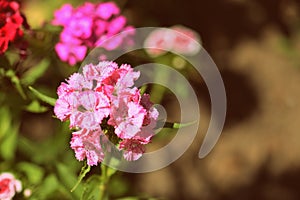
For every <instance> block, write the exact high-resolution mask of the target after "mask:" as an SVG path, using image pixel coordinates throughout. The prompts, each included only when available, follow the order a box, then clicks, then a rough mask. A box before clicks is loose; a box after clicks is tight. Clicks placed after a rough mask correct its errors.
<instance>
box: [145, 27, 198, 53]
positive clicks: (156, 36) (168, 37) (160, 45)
mask: <svg viewBox="0 0 300 200" xmlns="http://www.w3.org/2000/svg"><path fill="white" fill-rule="evenodd" d="M197 43H200V37H199V35H198V34H197V33H196V32H195V31H193V30H191V29H189V28H187V27H184V26H179V25H176V26H172V27H170V28H158V29H156V30H154V31H152V32H151V33H150V34H149V36H148V37H147V38H146V40H145V42H144V47H145V48H146V49H147V53H148V54H149V55H151V56H153V57H156V56H160V55H163V54H165V53H166V52H167V51H170V52H174V53H176V54H182V55H195V54H196V53H198V52H199V51H200V45H198V44H197Z"/></svg>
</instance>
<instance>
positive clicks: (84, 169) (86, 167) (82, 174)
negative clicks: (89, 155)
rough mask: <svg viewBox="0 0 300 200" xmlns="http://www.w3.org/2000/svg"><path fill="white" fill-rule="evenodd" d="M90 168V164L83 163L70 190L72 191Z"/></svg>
mask: <svg viewBox="0 0 300 200" xmlns="http://www.w3.org/2000/svg"><path fill="white" fill-rule="evenodd" d="M90 170H91V166H89V165H87V163H86V162H85V163H84V166H83V167H82V168H81V171H80V174H79V176H78V181H77V183H76V184H75V186H74V187H73V188H72V189H71V192H73V191H74V190H75V189H76V188H77V186H78V185H79V184H80V183H81V181H82V179H83V178H84V177H85V175H86V174H87V173H88V172H89V171H90Z"/></svg>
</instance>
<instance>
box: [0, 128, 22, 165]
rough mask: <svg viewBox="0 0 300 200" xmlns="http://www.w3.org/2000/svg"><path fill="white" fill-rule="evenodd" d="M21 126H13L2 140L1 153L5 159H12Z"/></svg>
mask: <svg viewBox="0 0 300 200" xmlns="http://www.w3.org/2000/svg"><path fill="white" fill-rule="evenodd" d="M18 128H19V126H17V125H14V126H11V127H10V129H9V130H8V131H7V133H6V134H5V137H4V139H3V140H2V141H1V146H0V153H1V155H2V157H3V158H4V159H5V160H12V159H13V158H14V156H15V151H16V147H17V138H18V137H17V136H18Z"/></svg>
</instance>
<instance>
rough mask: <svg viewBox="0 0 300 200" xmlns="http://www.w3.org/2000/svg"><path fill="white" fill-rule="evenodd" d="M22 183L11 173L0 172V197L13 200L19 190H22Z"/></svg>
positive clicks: (2, 199)
mask: <svg viewBox="0 0 300 200" xmlns="http://www.w3.org/2000/svg"><path fill="white" fill-rule="evenodd" d="M21 190H22V184H21V182H20V181H19V180H17V179H15V177H14V175H12V174H11V173H7V172H4V173H2V174H0V199H1V200H11V199H12V198H13V197H14V196H15V194H16V193H17V192H21Z"/></svg>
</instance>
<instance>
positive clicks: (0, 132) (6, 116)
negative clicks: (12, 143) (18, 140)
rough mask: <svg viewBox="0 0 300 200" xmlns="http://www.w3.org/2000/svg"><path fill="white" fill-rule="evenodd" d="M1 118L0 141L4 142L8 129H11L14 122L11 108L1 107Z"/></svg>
mask: <svg viewBox="0 0 300 200" xmlns="http://www.w3.org/2000/svg"><path fill="white" fill-rule="evenodd" d="M0 116H1V117H0V127H1V128H0V141H2V138H3V137H5V135H6V133H7V132H8V129H9V128H10V123H11V120H12V119H11V114H10V111H9V108H8V107H7V106H1V107H0Z"/></svg>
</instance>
